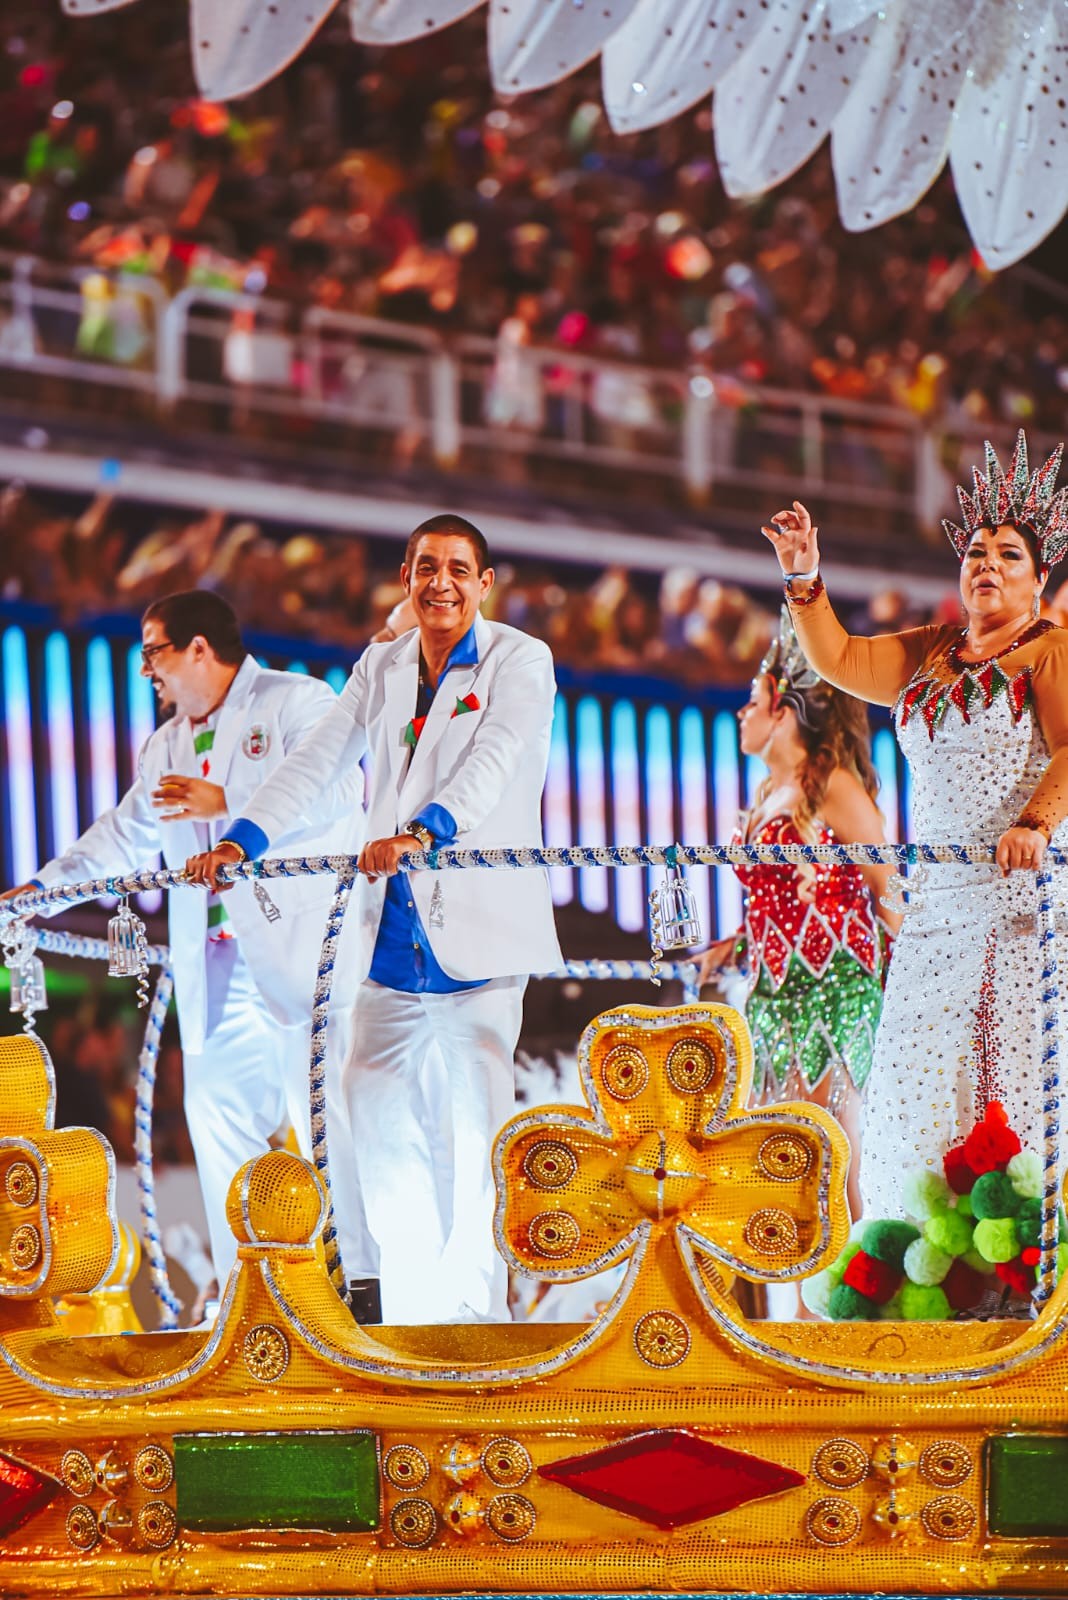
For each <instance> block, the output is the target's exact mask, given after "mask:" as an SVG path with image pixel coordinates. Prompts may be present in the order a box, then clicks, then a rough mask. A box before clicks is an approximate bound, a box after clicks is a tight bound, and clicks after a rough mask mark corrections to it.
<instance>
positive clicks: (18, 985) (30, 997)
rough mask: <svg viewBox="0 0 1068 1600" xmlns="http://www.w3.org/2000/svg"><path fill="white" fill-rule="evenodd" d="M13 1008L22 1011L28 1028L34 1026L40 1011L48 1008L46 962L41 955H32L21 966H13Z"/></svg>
mask: <svg viewBox="0 0 1068 1600" xmlns="http://www.w3.org/2000/svg"><path fill="white" fill-rule="evenodd" d="M11 1010H12V1011H21V1012H22V1015H23V1016H24V1017H25V1018H26V1026H27V1027H28V1028H32V1026H33V1019H34V1016H35V1014H36V1013H37V1012H38V1011H47V1010H48V991H47V989H46V988H45V969H44V962H43V961H42V960H41V958H40V956H30V957H29V958H28V959H27V960H26V961H24V962H23V964H22V966H21V967H13V968H12V971H11Z"/></svg>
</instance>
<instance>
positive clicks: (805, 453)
mask: <svg viewBox="0 0 1068 1600" xmlns="http://www.w3.org/2000/svg"><path fill="white" fill-rule="evenodd" d="M0 368H8V369H16V370H19V371H21V372H23V373H27V374H40V375H42V376H55V377H62V378H67V379H72V380H77V381H78V384H79V388H80V390H81V393H82V395H83V397H84V402H90V396H91V395H92V391H93V389H94V388H98V387H100V388H102V389H103V390H105V391H108V390H110V391H114V390H115V389H125V390H127V391H130V392H131V393H133V394H134V395H136V396H137V397H138V401H139V403H140V404H141V405H142V406H144V407H145V408H146V409H147V410H148V411H150V412H152V413H155V414H157V415H160V416H167V417H170V418H172V419H175V420H177V421H179V422H184V421H187V420H188V421H193V422H196V421H199V422H200V423H205V422H206V423H208V424H210V426H212V427H213V428H224V429H225V428H231V429H233V430H234V431H236V432H241V431H242V430H243V429H245V428H247V427H248V426H249V425H250V423H251V422H252V420H253V419H256V418H259V419H261V426H269V425H270V424H269V420H268V419H270V418H272V417H274V418H282V419H289V421H290V422H291V423H293V424H297V425H300V424H303V425H306V424H307V423H308V422H309V421H314V422H317V423H320V424H322V427H321V429H320V433H319V435H317V438H316V445H317V448H319V449H329V448H330V446H331V444H333V445H334V447H335V448H336V449H337V450H339V451H341V450H342V449H344V450H346V451H351V449H352V448H353V443H354V439H355V440H356V442H357V444H358V443H359V441H360V440H361V438H362V439H363V442H364V444H365V447H366V449H367V451H368V452H369V453H375V454H378V455H381V453H382V451H383V449H389V450H391V451H393V452H394V458H395V459H398V460H404V461H405V462H407V461H410V460H413V459H418V458H420V457H422V458H423V459H425V460H427V461H432V462H434V463H435V464H437V465H438V466H440V467H444V468H446V469H448V468H452V467H454V466H457V465H460V464H463V465H467V466H475V467H479V466H483V465H485V464H486V463H487V461H492V462H495V463H497V464H503V463H506V462H507V461H509V460H511V461H513V462H514V461H515V460H516V459H517V458H524V459H525V460H526V462H527V464H528V467H529V469H530V470H531V471H532V472H535V473H536V472H537V470H538V468H539V467H544V468H552V469H554V470H555V471H556V472H557V473H558V474H559V473H561V472H566V471H567V469H568V468H569V467H570V468H571V469H572V470H573V471H574V470H581V471H582V473H583V481H584V482H588V483H593V484H596V483H597V482H598V481H601V482H605V483H611V482H612V481H613V480H615V481H618V476H619V474H620V472H625V473H626V474H627V475H628V481H633V479H634V477H635V476H636V475H645V476H647V477H648V478H649V479H651V480H652V481H654V482H655V483H658V484H660V485H661V486H662V487H663V486H664V485H673V486H675V487H676V488H677V490H678V491H679V492H680V493H681V494H682V495H684V496H685V497H686V498H688V499H689V500H690V501H692V502H696V503H700V502H703V501H706V500H707V499H709V497H710V496H712V495H713V494H714V493H717V494H719V493H722V492H723V491H728V492H732V493H738V494H742V495H744V494H747V493H750V492H752V493H757V494H759V495H760V496H761V497H763V498H764V499H767V498H769V497H774V496H775V495H777V494H780V493H781V494H784V495H794V494H798V493H802V494H807V495H811V496H813V497H814V498H818V499H819V501H820V502H822V503H823V504H826V505H829V506H831V507H832V508H833V507H836V506H837V507H840V508H852V510H853V512H854V514H855V515H856V514H862V513H864V512H871V511H880V512H882V513H884V514H888V515H890V516H893V515H895V514H901V515H902V516H903V517H907V518H908V519H909V521H910V522H912V523H917V524H919V525H920V526H921V527H925V528H929V527H932V526H934V525H936V523H937V520H938V517H939V516H940V515H942V514H943V513H944V512H946V511H948V510H950V509H951V504H950V502H951V498H952V490H951V486H952V482H953V480H954V477H955V476H956V475H957V474H955V472H954V464H955V462H957V461H960V462H961V464H962V470H963V468H964V467H966V465H967V464H968V463H969V462H970V461H971V460H972V459H974V458H975V457H976V455H977V452H978V448H979V447H981V433H980V431H979V430H978V429H977V430H975V431H974V432H969V431H957V430H954V431H953V432H952V433H949V432H947V431H946V430H945V429H943V428H942V427H941V426H940V424H939V423H938V421H937V420H936V419H932V420H930V421H928V422H926V423H925V422H921V420H920V419H919V418H918V417H916V416H915V415H913V414H912V413H910V412H908V411H905V410H898V409H894V408H892V407H888V406H884V405H876V404H874V403H871V404H869V403H865V402H859V401H848V400H838V399H833V398H830V397H827V396H825V395H820V394H815V393H807V392H803V391H800V390H783V389H775V388H770V387H767V386H765V385H760V384H750V383H744V382H741V381H739V380H738V379H736V378H734V377H732V376H728V375H725V374H720V373H717V372H716V371H714V370H712V369H710V368H707V367H705V366H702V365H701V364H700V363H699V362H694V363H692V364H690V365H688V366H685V367H653V366H648V365H643V364H641V363H638V362H628V361H621V360H607V359H605V358H603V357H600V356H592V355H584V354H580V353H576V352H575V351H569V350H563V349H555V348H550V347H546V346H540V345H526V346H519V347H515V346H509V347H505V346H504V345H502V343H501V342H500V341H495V340H492V339H486V338H479V337H475V336H471V335H457V336H448V335H442V334H439V333H437V332H435V331H433V330H431V329H427V328H423V327H415V326H408V325H404V324H401V323H395V322H389V321H384V320H382V319H379V318H374V317H364V316H357V315H353V314H350V313H346V312H340V311H333V310H329V309H326V308H323V307H318V306H315V307H311V308H308V309H303V308H301V307H300V306H297V305H294V304H292V303H290V302H287V301H283V300H279V299H273V298H271V297H269V296H264V295H258V294H255V295H254V294H248V293H242V292H237V291H231V290H229V289H221V288H213V287H198V286H189V287H186V288H183V289H181V290H179V291H178V293H176V294H174V295H173V296H169V295H168V293H167V291H166V289H165V287H164V286H163V284H162V283H160V282H159V281H158V280H157V279H155V278H153V277H152V276H150V275H142V274H134V273H107V272H101V271H99V270H98V269H96V268H91V267H85V268H82V267H77V268H75V267H69V266H62V265H56V264H52V263H48V262H42V261H39V260H36V259H34V258H31V257H29V256H11V255H3V254H0ZM987 431H993V432H995V433H997V430H987ZM1006 439H1007V433H1006ZM1041 443H1042V440H1041V439H1038V440H1036V441H1035V444H1036V446H1038V447H1040V446H1041ZM504 470H506V471H507V470H508V469H507V468H505V469H504Z"/></svg>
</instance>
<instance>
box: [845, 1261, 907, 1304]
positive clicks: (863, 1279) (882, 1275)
mask: <svg viewBox="0 0 1068 1600" xmlns="http://www.w3.org/2000/svg"><path fill="white" fill-rule="evenodd" d="M901 1276H902V1275H901V1273H900V1272H899V1271H898V1269H897V1267H892V1266H891V1265H890V1263H889V1262H888V1261H877V1260H876V1259H875V1257H874V1256H869V1255H868V1254H867V1253H866V1251H864V1250H858V1251H857V1253H856V1255H855V1256H854V1257H853V1259H852V1261H851V1262H850V1263H849V1265H848V1267H846V1269H845V1272H844V1273H843V1274H842V1282H843V1283H848V1285H849V1287H850V1288H851V1289H855V1290H856V1291H857V1293H858V1294H862V1295H866V1296H867V1298H868V1299H869V1300H874V1301H875V1304H876V1305H877V1306H884V1305H885V1304H886V1302H887V1301H888V1300H892V1299H893V1298H894V1295H895V1294H896V1293H897V1291H898V1287H899V1286H900V1284H901Z"/></svg>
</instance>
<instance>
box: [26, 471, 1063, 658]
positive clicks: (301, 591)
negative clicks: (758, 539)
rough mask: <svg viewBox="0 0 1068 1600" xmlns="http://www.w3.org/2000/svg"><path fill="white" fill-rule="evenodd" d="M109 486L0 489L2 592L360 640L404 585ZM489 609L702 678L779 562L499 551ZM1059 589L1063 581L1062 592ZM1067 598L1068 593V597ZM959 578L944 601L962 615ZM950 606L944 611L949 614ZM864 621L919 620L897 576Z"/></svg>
mask: <svg viewBox="0 0 1068 1600" xmlns="http://www.w3.org/2000/svg"><path fill="white" fill-rule="evenodd" d="M144 515H145V513H144V508H137V507H134V506H131V505H128V504H126V503H124V502H121V501H117V500H115V499H114V498H113V497H112V496H111V495H109V494H100V495H98V496H97V497H96V499H95V500H93V501H92V502H91V503H90V504H89V505H88V506H87V507H86V508H85V509H84V510H82V511H81V512H80V514H73V513H72V512H70V511H69V510H64V509H61V508H60V507H59V506H58V505H56V504H49V503H46V502H45V501H44V500H43V499H39V498H37V497H35V496H34V495H33V494H32V493H31V492H30V491H29V490H28V489H27V488H26V487H25V485H23V484H21V483H17V482H15V483H11V484H8V485H7V487H6V488H5V489H3V490H2V491H0V600H7V601H9V602H15V603H20V602H21V603H28V604H31V605H41V606H46V607H47V608H48V610H49V612H50V613H51V614H52V615H54V616H55V617H56V618H57V620H58V621H59V622H60V623H61V624H62V625H64V626H77V625H79V624H80V623H85V622H86V621H87V620H89V619H92V618H96V619H99V618H101V617H106V616H112V617H115V616H118V617H122V618H125V619H130V620H133V619H136V618H137V617H139V615H140V613H141V612H142V610H143V609H144V607H145V606H146V605H147V604H148V603H149V601H150V600H153V599H156V598H158V596H159V595H161V594H166V593H169V592H172V591H174V590H178V589H189V588H210V589H214V590H216V591H217V592H218V593H220V594H223V595H224V596H225V597H226V598H227V599H228V600H230V602H231V603H232V604H233V605H234V607H235V608H236V610H237V611H238V614H239V615H240V617H241V619H242V623H243V625H244V626H245V628H246V630H247V631H248V632H249V633H250V634H252V635H257V634H258V635H261V636H265V635H266V636H273V637H274V638H276V639H285V640H287V641H299V640H308V641H313V642H314V643H315V644H316V645H318V646H329V647H331V648H333V649H336V650H337V651H338V653H339V656H340V658H341V659H342V660H344V659H347V658H350V657H351V656H353V655H355V654H356V653H357V652H358V651H359V650H361V649H362V648H363V646H364V645H365V644H366V643H367V642H368V640H369V639H371V638H372V637H374V636H375V635H376V634H377V633H379V632H380V630H381V629H382V628H383V627H384V626H385V625H386V624H387V622H388V619H389V616H390V613H391V611H392V610H393V608H394V606H396V605H397V604H398V602H399V601H400V600H401V599H402V598H403V591H402V589H401V586H400V581H399V565H400V561H399V550H398V548H397V546H395V545H393V544H388V545H378V544H375V543H373V542H372V543H368V542H366V541H364V540H362V539H360V538H356V537H353V536H350V535H344V534H324V533H322V532H306V531H294V532H291V533H279V532H278V530H277V529H269V528H266V527H262V526H261V525H260V524H258V523H256V522H251V521H236V522H235V521H228V520H227V518H226V517H225V516H224V515H223V514H222V513H221V512H217V511H206V512H203V513H200V514H196V515H192V516H190V515H189V514H185V515H183V514H182V513H181V512H177V511H176V512H173V513H165V514H163V515H161V516H160V517H159V518H158V519H157V520H155V521H151V522H149V523H148V524H147V525H146V523H145V521H144ZM495 570H496V574H497V581H496V584H495V586H494V588H493V590H492V591H491V594H490V597H489V600H488V602H487V604H486V607H485V610H486V612H487V614H491V615H493V616H494V617H496V618H497V619H498V620H500V621H503V622H508V623H511V624H512V625H513V626H515V627H518V628H522V629H523V630H524V631H525V632H528V633H532V634H535V635H536V636H537V637H539V638H542V639H544V640H545V641H546V642H547V643H548V644H549V645H550V646H551V648H552V650H553V653H554V655H555V657H556V660H557V661H558V662H560V663H561V664H563V665H566V666H571V667H575V668H577V669H580V670H586V671H591V670H592V671H596V670H601V671H609V672H630V673H659V674H665V675H668V676H670V677H673V678H675V679H678V680H681V681H683V682H688V683H692V684H694V685H701V684H714V685H730V684H742V683H745V682H747V681H748V680H749V679H750V678H751V677H752V675H753V672H754V671H755V669H756V667H757V665H758V664H759V662H760V660H761V658H762V656H763V654H764V652H765V650H766V649H767V645H768V642H769V640H770V638H771V636H772V633H773V630H774V629H775V628H776V626H777V599H776V592H775V590H774V571H773V565H772V564H770V563H769V584H770V585H771V587H770V588H769V590H768V591H767V592H766V593H764V594H756V595H754V594H752V593H747V592H746V591H745V590H744V589H742V588H741V587H739V586H738V585H736V584H731V583H726V582H721V581H720V580H719V579H717V578H713V577H708V576H701V575H700V574H698V573H697V572H695V571H693V570H691V569H688V568H684V567H671V568H669V569H668V570H666V571H665V572H664V573H662V574H640V573H631V572H628V571H627V570H626V569H625V568H623V567H621V566H610V567H607V568H604V569H602V570H594V571H592V572H591V570H590V569H589V568H588V567H579V566H575V567H566V566H564V565H563V564H562V563H559V562H554V563H552V564H551V565H550V564H548V563H536V562H516V563H513V562H511V561H509V560H507V559H501V560H498V561H497V564H496V568H495ZM1059 598H1061V597H1059ZM1063 599H1064V600H1065V602H1066V603H1068V593H1066V594H1065V596H1064V597H1063ZM957 608H958V601H957V598H956V595H955V592H954V591H948V592H947V598H946V604H945V608H944V615H945V616H947V617H950V618H952V617H955V616H956V615H957ZM941 615H942V613H940V616H941ZM848 620H849V623H850V626H851V627H853V628H855V629H858V630H863V631H867V632H872V631H878V630H880V629H888V628H894V627H899V626H906V625H908V623H909V622H911V621H922V620H924V618H923V617H922V616H921V615H919V614H918V613H917V612H916V611H915V609H914V608H913V607H912V606H911V605H910V603H909V601H908V599H907V597H906V596H905V595H904V594H902V593H899V592H898V591H897V590H896V589H893V590H882V591H879V592H877V593H875V594H873V596H872V598H871V600H870V601H869V602H868V603H867V605H865V606H862V607H859V608H858V609H857V611H856V613H855V614H850V615H849V617H848Z"/></svg>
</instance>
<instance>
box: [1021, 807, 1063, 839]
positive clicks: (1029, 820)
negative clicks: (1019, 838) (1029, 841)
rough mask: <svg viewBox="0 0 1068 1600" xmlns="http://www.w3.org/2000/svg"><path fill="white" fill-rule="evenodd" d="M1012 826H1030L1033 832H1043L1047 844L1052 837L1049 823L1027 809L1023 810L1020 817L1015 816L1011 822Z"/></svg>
mask: <svg viewBox="0 0 1068 1600" xmlns="http://www.w3.org/2000/svg"><path fill="white" fill-rule="evenodd" d="M1013 827H1014V828H1030V829H1032V831H1033V832H1034V833H1041V834H1044V835H1045V838H1046V843H1047V844H1049V841H1050V840H1051V839H1052V838H1053V829H1052V828H1051V827H1050V825H1049V823H1048V822H1043V821H1042V818H1041V817H1036V816H1034V815H1032V813H1031V812H1029V811H1025V812H1024V814H1023V816H1022V817H1017V818H1016V821H1015V822H1014V823H1013Z"/></svg>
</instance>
